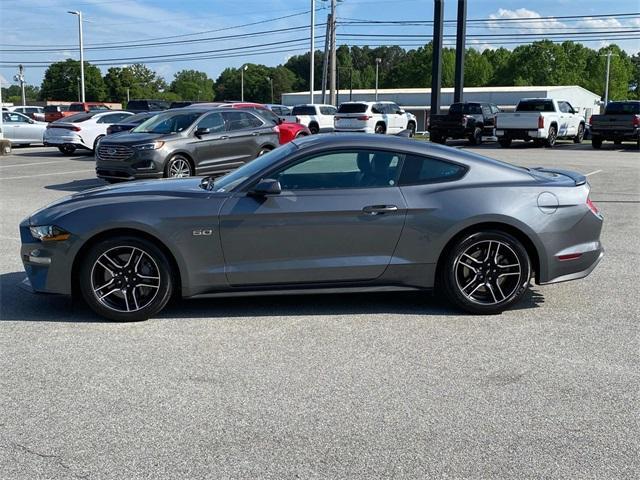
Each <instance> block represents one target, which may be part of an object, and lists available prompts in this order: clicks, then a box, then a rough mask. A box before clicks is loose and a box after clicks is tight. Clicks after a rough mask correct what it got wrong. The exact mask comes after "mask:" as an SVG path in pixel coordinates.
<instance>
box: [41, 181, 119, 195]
mask: <svg viewBox="0 0 640 480" xmlns="http://www.w3.org/2000/svg"><path fill="white" fill-rule="evenodd" d="M105 185H109V184H108V183H107V182H105V181H104V180H100V179H99V178H88V179H85V180H72V181H71V182H66V183H57V184H54V185H46V186H45V187H44V188H46V189H47V190H60V191H63V192H82V191H83V190H89V189H90V188H97V187H104V186H105Z"/></svg>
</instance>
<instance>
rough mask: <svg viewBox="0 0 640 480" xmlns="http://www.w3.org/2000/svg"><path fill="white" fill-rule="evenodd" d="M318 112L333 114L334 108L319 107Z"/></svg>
mask: <svg viewBox="0 0 640 480" xmlns="http://www.w3.org/2000/svg"><path fill="white" fill-rule="evenodd" d="M320 113H321V114H322V115H335V113H336V109H335V108H332V107H320Z"/></svg>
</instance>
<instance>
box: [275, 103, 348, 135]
mask: <svg viewBox="0 0 640 480" xmlns="http://www.w3.org/2000/svg"><path fill="white" fill-rule="evenodd" d="M336 111H337V109H336V107H334V106H333V105H313V104H307V105H296V106H295V107H293V111H292V112H291V115H289V116H286V117H283V119H284V121H285V122H294V123H300V124H302V125H304V126H305V127H308V128H309V130H310V131H311V134H314V135H315V134H316V133H324V132H333V129H334V126H333V119H334V117H335V115H336Z"/></svg>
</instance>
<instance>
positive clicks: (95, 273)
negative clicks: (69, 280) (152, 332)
mask: <svg viewBox="0 0 640 480" xmlns="http://www.w3.org/2000/svg"><path fill="white" fill-rule="evenodd" d="M81 262H82V263H81V265H80V278H79V284H80V291H81V292H82V297H83V298H84V300H85V301H86V302H87V304H88V305H89V307H91V309H92V310H93V311H94V312H96V313H97V314H98V315H101V316H103V317H105V318H107V319H109V320H114V321H118V322H128V321H139V320H146V319H148V318H149V317H152V316H153V315H155V314H156V313H158V312H159V311H160V310H162V309H163V308H164V307H165V305H166V304H167V302H168V301H169V299H170V298H171V294H172V292H173V277H172V271H171V266H170V264H169V261H168V259H167V257H166V255H165V254H164V253H163V252H162V250H160V249H159V248H158V247H157V246H156V245H154V244H153V243H152V242H149V241H148V240H145V239H143V238H137V237H128V236H127V237H125V236H122V237H116V238H111V239H108V240H104V241H102V242H100V243H97V244H96V245H94V246H93V247H91V248H90V250H89V251H88V252H87V254H86V255H85V256H84V258H82V259H81Z"/></svg>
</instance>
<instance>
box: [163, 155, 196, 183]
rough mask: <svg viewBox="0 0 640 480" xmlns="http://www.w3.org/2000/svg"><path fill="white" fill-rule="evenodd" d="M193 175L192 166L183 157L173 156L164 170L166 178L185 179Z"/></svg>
mask: <svg viewBox="0 0 640 480" xmlns="http://www.w3.org/2000/svg"><path fill="white" fill-rule="evenodd" d="M192 175H193V166H192V165H191V162H190V161H189V159H188V158H187V157H185V156H183V155H179V154H178V155H174V156H173V157H171V158H170V159H169V161H168V162H167V166H166V167H165V169H164V176H165V177H166V178H185V177H191V176H192Z"/></svg>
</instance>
